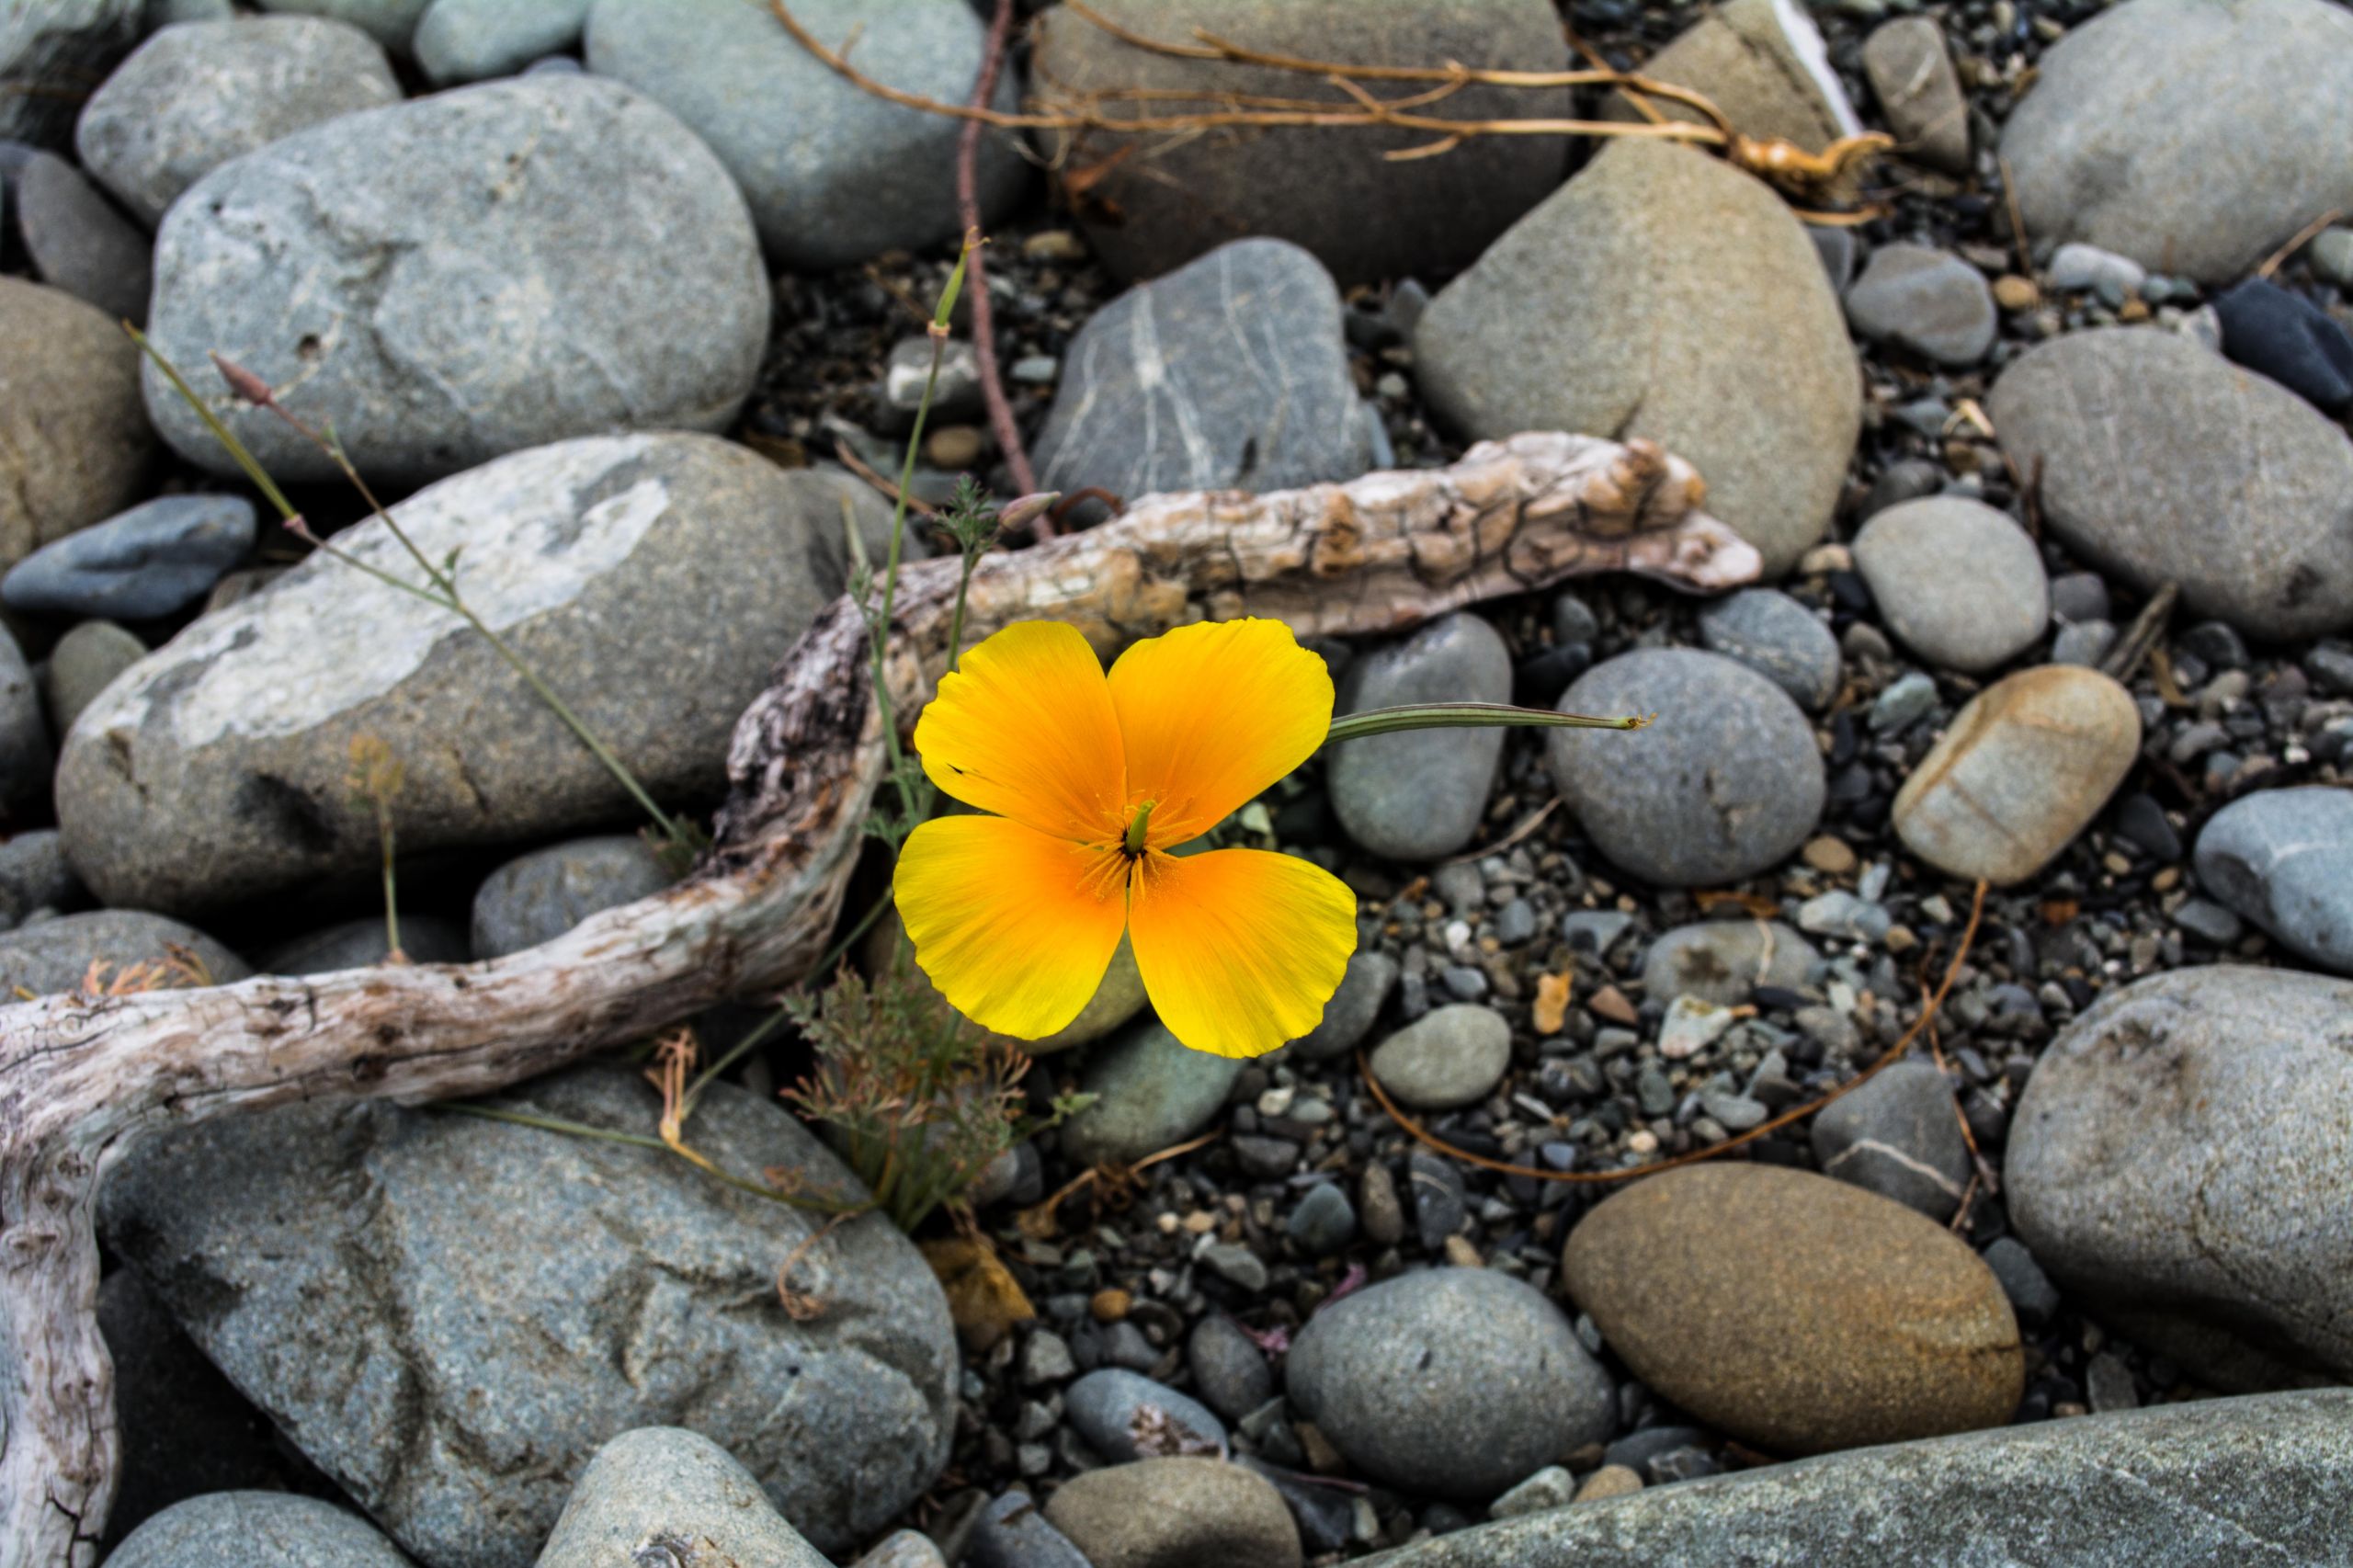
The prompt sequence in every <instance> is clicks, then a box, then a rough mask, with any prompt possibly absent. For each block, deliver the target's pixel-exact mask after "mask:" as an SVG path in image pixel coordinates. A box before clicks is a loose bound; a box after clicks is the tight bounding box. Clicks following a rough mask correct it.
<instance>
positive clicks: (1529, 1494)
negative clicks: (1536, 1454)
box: [1487, 1464, 1577, 1519]
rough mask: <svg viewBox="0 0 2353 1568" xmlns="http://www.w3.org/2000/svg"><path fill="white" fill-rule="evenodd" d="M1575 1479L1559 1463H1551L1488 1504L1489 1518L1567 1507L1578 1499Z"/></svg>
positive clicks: (1502, 1517)
mask: <svg viewBox="0 0 2353 1568" xmlns="http://www.w3.org/2000/svg"><path fill="white" fill-rule="evenodd" d="M1576 1492H1577V1483H1576V1478H1575V1477H1574V1476H1573V1475H1571V1474H1570V1473H1569V1472H1568V1471H1567V1470H1565V1469H1563V1467H1562V1466H1560V1465H1557V1464H1548V1465H1546V1466H1545V1467H1544V1468H1543V1469H1542V1470H1540V1471H1537V1472H1536V1473H1535V1474H1534V1475H1531V1476H1529V1478H1528V1479H1527V1480H1526V1481H1523V1482H1521V1483H1519V1484H1518V1485H1517V1486H1515V1487H1513V1488H1512V1489H1511V1490H1510V1491H1508V1492H1506V1493H1505V1494H1503V1495H1502V1496H1500V1497H1498V1498H1496V1499H1495V1501H1494V1502H1493V1503H1490V1504H1488V1505H1487V1517H1489V1518H1493V1519H1508V1518H1513V1517H1517V1516H1518V1515H1521V1514H1538V1513H1541V1512H1543V1511H1544V1510H1545V1509H1547V1508H1560V1507H1565V1506H1567V1505H1569V1504H1570V1503H1572V1502H1574V1501H1575V1500H1576Z"/></svg>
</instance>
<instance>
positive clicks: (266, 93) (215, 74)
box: [74, 17, 401, 303]
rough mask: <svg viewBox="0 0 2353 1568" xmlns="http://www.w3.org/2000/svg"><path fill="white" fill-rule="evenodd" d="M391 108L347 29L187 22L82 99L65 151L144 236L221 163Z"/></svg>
mask: <svg viewBox="0 0 2353 1568" xmlns="http://www.w3.org/2000/svg"><path fill="white" fill-rule="evenodd" d="M400 99H401V86H400V83H399V82H398V81H397V80H395V79H394V78H393V75H392V64H391V62H388V61H386V60H385V58H384V51H382V50H381V49H380V48H378V47H377V45H376V41H375V40H373V39H371V38H369V36H368V35H367V34H366V33H364V32H362V31H360V30H359V29H358V28H353V27H347V26H345V25H344V24H343V23H341V22H334V21H326V20H323V19H321V18H319V17H245V18H242V19H239V20H235V21H217V22H188V23H183V24H181V25H179V26H176V27H168V28H164V29H163V30H162V31H160V32H158V33H156V34H154V35H153V37H151V38H149V39H148V40H147V41H146V42H145V43H142V44H141V45H140V46H139V48H138V49H137V50H135V51H132V53H131V58H130V59H128V60H126V61H124V62H122V64H121V66H120V67H119V68H118V69H117V70H116V72H115V74H113V75H111V76H109V77H108V78H107V81H106V85H104V86H102V87H100V88H99V89H98V90H97V92H96V93H94V94H92V95H91V97H90V101H89V103H88V105H87V106H86V107H85V108H84V109H83V110H82V119H81V121H80V123H79V124H78V125H77V126H76V127H75V128H74V148H75V150H76V151H77V152H78V153H80V154H81V159H82V166H83V167H84V168H85V169H87V170H89V171H90V176H91V177H92V178H94V179H96V180H97V182H98V183H99V184H100V185H103V186H105V187H107V189H108V190H109V191H111V192H112V193H113V194H114V198H115V199H116V200H118V201H119V202H121V203H122V204H123V206H124V207H125V208H126V209H128V210H130V212H131V216H132V217H134V218H136V219H138V220H139V221H140V222H142V223H144V224H146V225H147V227H149V228H150V229H153V227H155V225H156V224H158V223H160V222H163V221H164V213H165V210H166V209H168V208H169V207H170V206H171V204H172V203H173V202H175V201H176V200H178V199H179V197H180V193H181V192H183V191H185V190H187V189H188V187H189V186H192V185H194V184H195V183H196V182H197V181H198V180H199V179H201V178H202V177H204V176H206V175H208V174H210V173H211V172H212V171H213V170H214V169H216V168H219V167H220V166H221V165H222V164H225V163H227V162H228V161H229V160H230V159H232V158H234V157H238V156H241V155H242V154H244V153H250V152H252V151H253V150H254V149H255V148H256V147H261V146H266V145H267V144H268V143H269V142H275V141H277V140H278V138H279V137H281V136H290V135H292V134H293V133H294V132H295V131H301V130H305V129H307V128H309V127H311V126H313V125H318V124H322V123H324V121H327V120H330V119H335V117H336V116H338V115H346V114H350V113H353V112H355V111H356V110H358V109H364V108H382V107H383V106H384V105H386V104H396V103H398V102H400ZM143 302H144V301H142V303H143Z"/></svg>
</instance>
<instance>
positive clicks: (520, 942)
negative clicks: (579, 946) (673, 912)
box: [473, 833, 676, 959]
mask: <svg viewBox="0 0 2353 1568" xmlns="http://www.w3.org/2000/svg"><path fill="white" fill-rule="evenodd" d="M672 881H676V878H675V877H674V876H673V875H672V874H671V872H670V871H669V869H667V868H665V866H664V865H663V864H662V858H661V857H660V855H658V854H657V853H656V852H655V850H654V846H653V845H652V844H650V843H649V842H647V840H646V839H645V838H644V837H643V836H642V835H639V834H634V833H625V834H611V835H607V836H604V837H600V838H575V839H574V840H572V841H571V842H570V843H568V844H551V845H550V846H547V847H546V848H544V849H534V850H532V851H531V852H530V853H529V854H528V855H520V856H517V858H514V859H512V860H509V861H508V862H506V864H505V865H504V866H501V867H499V868H498V869H496V870H495V871H493V872H492V873H491V874H490V875H489V876H488V877H486V878H484V879H483V884H482V887H481V889H480V890H479V891H477V892H475V894H474V916H473V951H474V956H475V957H476V958H483V959H495V958H504V957H506V955H507V954H509V953H519V952H521V951H522V950H523V949H526V948H536V947H538V946H539V945H540V943H542V942H548V941H552V940H554V939H555V938H556V937H561V936H563V934H564V933H565V932H566V931H569V930H571V929H572V928H573V927H574V926H577V925H579V924H580V923H581V922H582V921H583V920H585V919H587V918H588V917H589V916H590V915H595V914H597V913H598V912H599V911H602V910H607V909H617V908H619V907H620V905H622V904H624V903H636V902H637V901H638V900H639V899H642V898H651V897H652V896H654V894H655V893H657V892H661V891H662V890H663V889H664V888H666V887H668V886H669V885H670V884H671V882H672Z"/></svg>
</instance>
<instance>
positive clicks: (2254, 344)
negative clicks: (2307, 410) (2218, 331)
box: [2214, 278, 2353, 414]
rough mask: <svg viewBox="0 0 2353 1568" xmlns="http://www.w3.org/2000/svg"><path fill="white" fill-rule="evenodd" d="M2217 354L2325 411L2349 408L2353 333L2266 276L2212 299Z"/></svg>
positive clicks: (2352, 393) (2352, 396)
mask: <svg viewBox="0 0 2353 1568" xmlns="http://www.w3.org/2000/svg"><path fill="white" fill-rule="evenodd" d="M2214 312H2215V313H2216V314H2217V315H2219V316H2221V317H2222V352H2223V353H2224V354H2225V355H2228V356H2229V357H2230V358H2231V359H2232V360H2233V361H2234V363H2237V364H2241V365H2245V367H2246V368H2247V369H2250V370H2253V371H2255V372H2256V373H2257V374H2259V375H2265V376H2268V377H2270V378H2271V379H2272V380H2273V381H2278V382H2279V384H2280V385H2281V386H2283V387H2286V388H2287V389H2288V390H2289V391H2290V392H2294V393H2295V394H2296V395H2297V396H2299V397H2301V398H2302V399H2303V400H2304V401H2305V402H2306V403H2311V404H2312V405H2313V407H2314V408H2317V409H2319V410H2320V411H2321V412H2322V413H2324V414H2342V413H2344V412H2345V410H2346V409H2347V407H2348V406H2353V334H2348V333H2347V331H2346V330H2345V328H2344V327H2342V326H2340V325H2338V324H2337V322H2336V317H2334V316H2332V315H2330V314H2329V313H2328V312H2326V311H2324V310H2322V309H2321V308H2320V307H2319V306H2318V305H2315V304H2313V302H2312V301H2310V300H2307V299H2305V298H2304V297H2303V296H2302V294H2297V293H2292V292H2290V290H2286V289H2282V288H2281V287H2279V285H2278V284H2277V283H2274V282H2272V281H2271V280H2270V279H2269V278H2247V279H2246V280H2245V281H2244V282H2242V283H2240V284H2239V285H2238V287H2236V288H2234V289H2232V290H2229V291H2228V292H2226V293H2224V294H2222V295H2221V296H2220V297H2218V298H2217V299H2216V300H2215V301H2214Z"/></svg>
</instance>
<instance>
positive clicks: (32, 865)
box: [0, 631, 90, 931]
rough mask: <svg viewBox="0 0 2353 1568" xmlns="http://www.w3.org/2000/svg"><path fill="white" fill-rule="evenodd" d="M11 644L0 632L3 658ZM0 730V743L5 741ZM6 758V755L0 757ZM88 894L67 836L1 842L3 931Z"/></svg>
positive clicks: (24, 836) (51, 833)
mask: <svg viewBox="0 0 2353 1568" xmlns="http://www.w3.org/2000/svg"><path fill="white" fill-rule="evenodd" d="M7 648H8V643H7V640H6V633H5V631H0V658H5V657H6V652H7ZM6 738H7V737H6V730H5V727H0V741H6ZM0 755H5V754H0ZM89 896H90V895H89V892H88V890H87V889H85V888H84V887H83V886H82V881H81V879H80V878H78V877H76V876H75V875H74V867H73V864H72V863H71V862H70V861H68V860H67V859H66V858H65V835H63V834H61V833H59V832H58V831H57V830H56V829H55V828H49V827H37V828H30V829H28V830H26V831H24V832H21V833H15V834H11V835H9V836H8V837H6V838H5V839H0V931H5V930H6V929H7V928H8V927H10V926H16V925H18V924H20V923H21V922H22V921H23V920H24V918H25V916H26V915H30V914H31V913H32V912H33V911H34V910H36V909H49V910H56V911H58V912H61V913H63V911H65V910H69V909H73V908H75V907H77V906H79V905H81V904H84V903H88V902H89Z"/></svg>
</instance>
